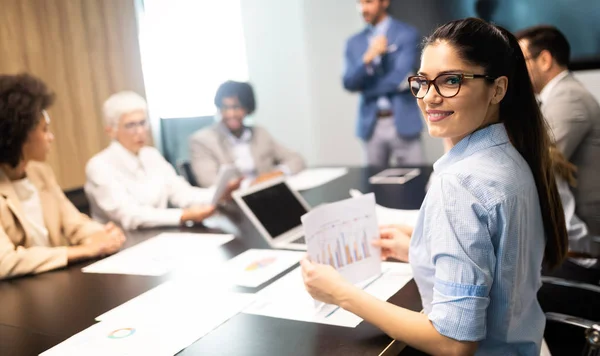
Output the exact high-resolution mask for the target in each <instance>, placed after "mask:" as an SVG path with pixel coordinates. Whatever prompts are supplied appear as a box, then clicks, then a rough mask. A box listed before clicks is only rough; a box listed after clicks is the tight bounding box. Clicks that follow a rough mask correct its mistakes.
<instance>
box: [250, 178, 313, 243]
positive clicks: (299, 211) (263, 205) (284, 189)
mask: <svg viewBox="0 0 600 356" xmlns="http://www.w3.org/2000/svg"><path fill="white" fill-rule="evenodd" d="M242 200H244V202H245V203H246V205H248V207H249V208H250V210H251V211H252V212H253V213H254V216H256V219H258V221H259V222H260V223H261V224H262V226H263V227H264V228H265V230H267V232H268V233H269V235H271V237H273V238H275V237H278V236H279V235H281V234H283V233H285V232H288V231H290V230H291V229H293V228H295V227H297V226H300V225H301V224H302V221H301V220H300V217H301V216H302V215H304V214H306V213H307V211H306V209H305V208H304V206H303V205H302V203H301V202H300V201H298V199H297V198H296V196H295V195H294V193H292V191H291V190H290V188H288V186H287V185H286V184H285V183H279V184H275V185H273V186H271V187H268V188H265V189H263V190H260V191H257V192H254V193H252V194H248V195H246V196H243V197H242Z"/></svg>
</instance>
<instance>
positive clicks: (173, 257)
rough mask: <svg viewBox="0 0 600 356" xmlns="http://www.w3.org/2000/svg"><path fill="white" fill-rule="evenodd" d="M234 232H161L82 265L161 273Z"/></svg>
mask: <svg viewBox="0 0 600 356" xmlns="http://www.w3.org/2000/svg"><path fill="white" fill-rule="evenodd" d="M233 238H234V236H233V235H221V234H193V233H163V234H160V235H158V236H156V237H153V238H151V239H149V240H147V241H144V242H142V243H140V244H137V245H135V246H133V247H130V248H128V249H126V250H123V251H121V252H119V253H117V254H115V255H112V256H110V257H107V258H105V259H103V260H101V261H98V262H96V263H93V264H91V265H89V266H87V267H84V268H82V271H83V272H85V273H113V274H135V275H144V276H161V275H163V274H165V273H167V272H170V271H171V270H173V269H176V268H178V267H181V266H185V265H190V264H193V263H194V262H195V261H202V260H203V256H208V255H210V253H211V252H213V251H214V250H215V249H216V248H218V247H219V246H221V245H223V244H225V243H227V242H229V241H231V240H233Z"/></svg>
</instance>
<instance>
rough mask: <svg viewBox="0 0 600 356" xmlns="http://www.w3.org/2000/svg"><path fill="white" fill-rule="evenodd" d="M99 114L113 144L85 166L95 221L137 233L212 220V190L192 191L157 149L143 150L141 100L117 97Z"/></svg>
mask: <svg viewBox="0 0 600 356" xmlns="http://www.w3.org/2000/svg"><path fill="white" fill-rule="evenodd" d="M103 112H104V122H105V126H106V132H107V133H108V134H109V136H110V137H111V139H112V142H111V144H110V145H109V146H108V147H107V148H106V149H104V150H103V151H102V152H100V153H98V154H97V155H95V156H94V157H92V159H91V160H90V161H89V162H88V164H87V166H86V176H87V182H86V184H85V192H86V195H87V196H88V199H89V201H90V208H91V213H92V217H93V218H94V219H95V220H98V221H101V222H106V221H114V222H116V223H117V224H119V225H121V226H122V227H123V228H124V229H137V228H141V227H154V226H177V225H180V224H184V223H186V222H188V221H191V222H201V221H202V220H204V219H205V218H207V217H209V216H210V215H211V214H213V212H214V211H215V207H214V206H212V205H210V202H211V199H212V195H213V190H212V189H203V188H196V187H192V186H191V185H190V184H188V182H187V181H185V180H184V179H183V178H182V177H180V176H178V175H177V173H176V172H175V169H173V167H172V166H171V165H170V164H169V162H167V161H166V160H165V159H164V158H163V156H162V155H161V154H160V152H158V150H157V149H155V148H154V147H150V146H146V142H147V139H148V134H149V125H148V118H147V106H146V101H145V100H144V98H142V97H141V96H139V95H138V94H136V93H134V92H130V91H123V92H119V93H116V94H114V95H112V96H111V97H110V98H108V100H106V102H105V103H104V107H103ZM169 206H172V207H174V208H170V207H169Z"/></svg>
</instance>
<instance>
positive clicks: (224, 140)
mask: <svg viewBox="0 0 600 356" xmlns="http://www.w3.org/2000/svg"><path fill="white" fill-rule="evenodd" d="M216 131H217V136H218V138H219V139H218V141H219V146H220V148H221V151H222V152H223V155H224V158H225V162H226V163H227V164H233V162H234V158H233V152H231V142H229V137H227V134H226V133H225V132H223V129H222V128H221V127H217V128H216Z"/></svg>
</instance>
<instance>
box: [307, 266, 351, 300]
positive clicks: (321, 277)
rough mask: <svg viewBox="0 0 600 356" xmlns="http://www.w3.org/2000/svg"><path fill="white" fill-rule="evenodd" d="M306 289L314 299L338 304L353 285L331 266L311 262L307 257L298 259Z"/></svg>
mask: <svg viewBox="0 0 600 356" xmlns="http://www.w3.org/2000/svg"><path fill="white" fill-rule="evenodd" d="M300 265H301V266H302V278H303V279H304V286H305V287H306V291H307V292H308V293H309V294H310V295H311V296H312V297H313V298H314V299H316V300H320V301H322V302H325V303H327V304H336V305H339V304H340V303H341V301H342V300H344V297H345V296H346V294H347V291H348V290H349V289H350V288H353V287H354V286H353V285H352V284H350V283H349V282H348V281H346V280H345V279H344V278H343V277H342V275H340V274H339V272H338V271H336V270H335V269H334V268H333V267H331V266H329V265H322V264H318V263H313V262H311V261H309V260H308V259H307V258H304V259H302V260H301V261H300Z"/></svg>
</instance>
